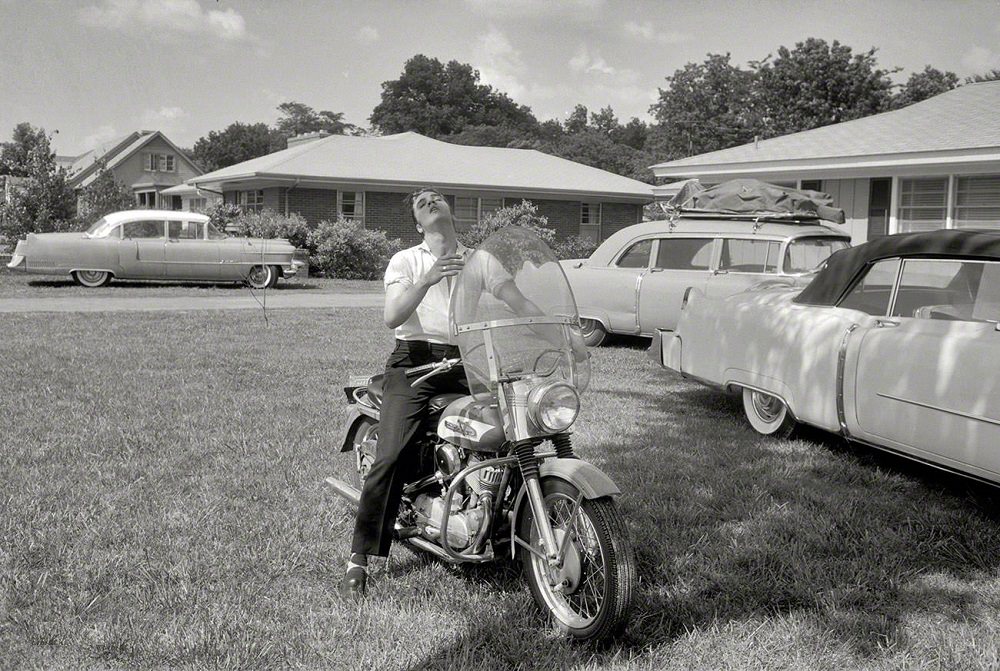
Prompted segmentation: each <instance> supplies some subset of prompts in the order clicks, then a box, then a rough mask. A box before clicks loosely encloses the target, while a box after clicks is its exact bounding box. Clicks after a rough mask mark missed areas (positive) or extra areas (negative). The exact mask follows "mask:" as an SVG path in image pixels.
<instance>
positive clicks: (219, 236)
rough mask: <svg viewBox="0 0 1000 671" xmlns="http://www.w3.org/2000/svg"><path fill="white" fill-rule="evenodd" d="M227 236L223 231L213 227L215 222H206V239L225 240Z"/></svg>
mask: <svg viewBox="0 0 1000 671" xmlns="http://www.w3.org/2000/svg"><path fill="white" fill-rule="evenodd" d="M226 237H228V236H227V235H226V234H225V233H223V232H222V231H220V230H219V229H217V228H216V227H215V224H213V223H212V222H208V239H209V240H225V239H226Z"/></svg>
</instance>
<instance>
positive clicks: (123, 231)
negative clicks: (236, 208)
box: [7, 210, 300, 289]
mask: <svg viewBox="0 0 1000 671" xmlns="http://www.w3.org/2000/svg"><path fill="white" fill-rule="evenodd" d="M294 252H295V248H294V247H293V246H292V245H291V243H289V242H288V241H287V240H283V239H273V240H264V239H259V238H230V237H227V236H226V234H225V233H221V232H220V231H219V230H218V229H216V228H215V226H214V225H212V224H211V223H210V222H209V220H208V217H206V216H205V215H203V214H196V213H193V212H178V211H168V210H127V211H124V212H115V213H113V214H109V215H107V216H105V217H102V218H101V219H99V220H98V221H97V222H96V223H94V225H93V226H91V227H90V228H89V229H88V230H87V231H86V232H85V233H84V232H77V233H30V234H29V235H28V237H27V238H26V239H24V240H21V241H19V242H18V243H17V247H16V249H15V250H14V255H13V258H12V259H11V261H10V263H8V264H7V267H8V268H13V269H15V270H21V271H23V272H26V273H32V274H37V275H70V276H71V277H72V278H73V279H74V280H76V281H77V282H78V283H79V284H82V285H83V286H85V287H99V286H102V285H104V284H107V283H108V282H109V281H110V280H112V279H120V280H126V279H128V280H184V281H204V282H246V283H247V284H249V285H250V286H251V287H253V288H256V289H263V288H265V287H271V286H274V285H275V284H276V283H277V282H278V278H279V277H292V276H294V275H295V274H296V272H297V270H298V266H299V265H300V262H298V261H293V259H292V254H293V253H294Z"/></svg>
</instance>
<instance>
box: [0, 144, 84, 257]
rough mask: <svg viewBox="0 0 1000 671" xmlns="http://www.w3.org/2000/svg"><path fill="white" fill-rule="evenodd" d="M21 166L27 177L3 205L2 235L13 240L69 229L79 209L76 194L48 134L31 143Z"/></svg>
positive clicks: (9, 241) (7, 240)
mask: <svg viewBox="0 0 1000 671" xmlns="http://www.w3.org/2000/svg"><path fill="white" fill-rule="evenodd" d="M19 160H20V161H21V162H20V164H19V166H18V169H19V170H21V171H23V173H24V174H22V175H20V176H22V177H25V178H26V179H25V180H24V182H23V183H22V184H19V185H18V186H17V187H15V188H14V189H12V190H11V194H10V199H9V200H8V201H7V202H6V203H4V204H3V205H2V206H0V239H3V241H4V242H6V243H7V244H11V243H13V242H15V241H17V240H19V239H20V238H23V237H24V236H25V235H27V234H28V233H44V232H48V231H58V230H66V229H68V228H69V227H70V226H71V225H72V221H73V217H74V215H75V213H76V195H75V194H74V193H73V189H72V187H70V185H69V183H68V181H67V179H66V171H65V170H62V169H60V168H56V165H55V159H54V155H53V154H52V151H51V150H50V149H49V142H48V138H47V137H46V140H45V142H38V143H35V144H34V146H32V147H31V148H30V149H29V150H28V152H27V154H26V155H25V156H24V157H23V158H19Z"/></svg>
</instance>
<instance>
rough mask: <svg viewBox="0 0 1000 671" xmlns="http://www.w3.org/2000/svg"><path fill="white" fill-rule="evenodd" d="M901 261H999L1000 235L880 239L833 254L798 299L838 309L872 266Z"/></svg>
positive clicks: (953, 233) (969, 233)
mask: <svg viewBox="0 0 1000 671" xmlns="http://www.w3.org/2000/svg"><path fill="white" fill-rule="evenodd" d="M897 256H900V257H918V258H919V257H924V258H935V257H952V258H954V257H960V258H970V259H987V260H994V261H1000V231H984V230H938V231H927V232H923V233H900V234H898V235H888V236H886V237H883V238H877V239H875V240H872V241H871V242H866V243H864V244H863V245H858V246H857V247H849V248H848V249H842V250H840V251H839V252H836V253H834V254H833V255H831V256H830V258H828V259H827V260H826V266H825V267H824V268H823V269H822V270H821V271H819V272H818V273H817V274H816V277H814V278H813V281H812V282H810V283H809V285H808V286H806V288H805V289H803V290H802V293H800V294H799V295H798V296H796V297H795V299H794V302H795V303H801V304H804V305H836V303H837V301H839V300H840V298H841V297H842V296H843V295H844V294H845V293H846V292H847V291H848V290H849V289H850V288H851V286H852V285H853V284H854V282H855V280H856V278H857V277H858V276H859V275H860V274H861V273H863V272H864V271H865V268H867V267H868V265H869V264H871V263H874V262H875V261H878V260H880V259H891V258H895V257H897Z"/></svg>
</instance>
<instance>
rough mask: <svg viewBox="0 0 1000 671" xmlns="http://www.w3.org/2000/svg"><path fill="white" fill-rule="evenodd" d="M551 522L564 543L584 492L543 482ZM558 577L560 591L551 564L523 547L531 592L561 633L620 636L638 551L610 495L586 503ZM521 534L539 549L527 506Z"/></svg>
mask: <svg viewBox="0 0 1000 671" xmlns="http://www.w3.org/2000/svg"><path fill="white" fill-rule="evenodd" d="M541 485H542V493H543V495H544V498H545V507H546V509H547V511H548V514H549V520H550V521H551V523H552V525H553V531H555V533H556V542H557V543H561V542H562V539H563V537H564V536H565V534H566V527H567V526H568V523H569V521H570V516H571V515H572V511H573V507H574V504H575V502H576V499H577V497H578V496H579V494H580V491H579V490H578V489H577V488H576V487H575V486H574V485H572V484H570V483H569V482H566V481H565V480H561V479H558V478H546V479H544V480H543V481H542V483H541ZM573 530H574V532H573V535H572V536H571V539H570V541H569V545H568V546H567V553H566V557H565V558H564V562H563V567H562V569H560V572H559V575H560V578H561V579H562V582H563V583H564V585H565V587H564V589H563V590H562V591H558V590H556V589H555V588H553V586H552V585H551V583H550V581H549V579H548V567H547V562H546V561H545V560H544V559H542V558H541V557H539V556H537V555H536V554H534V553H532V552H529V551H527V550H525V549H524V548H520V549H519V552H520V553H521V562H522V567H523V569H524V573H525V577H526V579H527V581H528V586H529V587H530V589H531V594H532V596H533V597H534V598H535V602H536V603H537V604H538V606H539V607H540V608H541V609H542V610H544V611H546V612H548V613H549V614H550V616H551V617H552V620H553V622H554V624H555V626H556V628H557V629H559V630H560V631H562V632H564V633H565V634H567V635H569V636H571V637H572V638H574V639H577V640H601V639H605V638H608V637H609V636H615V635H617V634H619V633H621V632H622V631H623V630H624V629H625V626H626V625H627V624H628V618H629V616H630V614H631V608H632V597H633V592H634V590H635V580H636V566H635V552H634V551H633V549H632V545H631V543H630V542H629V539H628V534H627V531H626V528H625V521H624V519H623V518H622V515H621V512H620V511H619V510H618V506H617V505H616V504H615V501H614V500H613V499H612V498H611V497H607V496H605V497H601V498H598V499H589V500H588V499H584V500H583V502H582V504H581V506H580V511H579V513H578V514H577V516H576V522H575V523H574V524H573ZM518 535H519V536H520V537H521V538H523V539H526V540H527V541H528V542H529V543H530V544H531V546H532V547H535V548H538V547H539V539H538V531H537V529H536V528H535V524H534V516H533V514H532V511H531V506H530V505H528V504H525V506H524V507H523V508H522V511H521V515H520V521H519V523H518Z"/></svg>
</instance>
